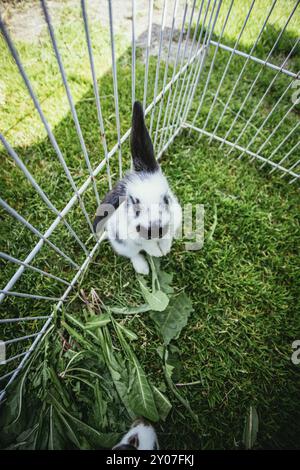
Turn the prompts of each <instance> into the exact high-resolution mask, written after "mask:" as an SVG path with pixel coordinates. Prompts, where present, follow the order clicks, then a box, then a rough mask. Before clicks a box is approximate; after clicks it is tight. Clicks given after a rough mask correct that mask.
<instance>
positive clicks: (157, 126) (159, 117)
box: [154, 0, 178, 149]
mask: <svg viewBox="0 0 300 470" xmlns="http://www.w3.org/2000/svg"><path fill="white" fill-rule="evenodd" d="M177 5H178V0H174V6H173V16H172V26H171V32H170V37H169V45H168V52H167V59H166V62H165V71H164V78H163V86H162V93H163V94H162V98H161V100H160V103H159V111H158V118H157V121H156V129H155V135H154V149H156V141H157V136H158V131H159V124H160V119H161V113H162V107H163V103H164V98H165V87H166V83H167V78H168V70H169V62H170V57H171V49H172V41H173V35H174V27H175V20H176V12H177Z"/></svg>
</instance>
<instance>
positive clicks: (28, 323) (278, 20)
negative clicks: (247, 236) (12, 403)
mask: <svg viewBox="0 0 300 470" xmlns="http://www.w3.org/2000/svg"><path fill="white" fill-rule="evenodd" d="M282 3H283V0H282V1H279V0H278V1H277V0H274V1H270V4H269V7H268V8H266V7H262V6H261V5H260V2H256V1H255V0H252V1H251V2H250V1H249V2H245V10H244V13H243V18H242V19H241V20H240V21H239V22H237V21H236V17H235V14H236V11H235V6H236V4H235V1H234V0H230V1H228V0H227V1H221V0H205V1H204V0H203V1H196V0H192V1H188V0H186V1H182V0H172V1H170V0H169V1H167V0H163V1H161V2H154V1H153V0H147V1H137V0H132V1H125V2H122V4H123V10H126V14H127V20H128V21H127V23H128V24H130V31H129V32H128V31H127V32H126V34H127V43H126V48H124V47H123V49H122V47H121V46H120V43H119V35H120V31H119V25H120V23H121V22H122V19H124V18H120V12H119V9H120V2H117V1H113V0H105V1H104V0H103V1H99V2H93V1H85V0H81V2H78V5H77V6H78V11H77V14H78V18H79V21H80V30H79V32H78V36H79V37H80V40H81V41H82V54H83V55H85V57H86V60H87V63H88V65H89V67H88V70H87V71H85V72H86V73H88V74H89V80H90V81H89V84H90V85H91V90H90V91H89V93H87V95H86V98H85V99H84V100H81V101H82V102H84V101H85V102H86V104H85V105H83V107H81V105H80V106H79V104H78V97H77V91H76V79H74V74H75V68H76V67H77V70H78V66H79V64H80V61H79V62H78V61H77V62H74V64H73V66H72V64H71V66H70V63H69V62H68V60H67V55H68V53H70V51H71V49H72V44H68V43H66V41H65V40H64V39H63V38H62V36H61V34H60V32H61V29H63V28H66V27H67V26H68V25H64V24H63V22H61V23H59V22H58V21H57V17H58V16H59V11H58V10H57V8H55V7H54V6H53V4H52V2H49V3H48V2H46V1H45V0H42V1H41V2H40V12H41V14H42V16H41V21H42V22H43V25H45V31H44V35H45V38H47V39H44V40H45V41H46V40H47V41H48V43H49V49H50V50H51V54H52V55H51V59H49V60H48V58H46V59H45V63H46V65H45V67H44V70H43V74H44V75H43V77H44V78H43V83H47V81H48V80H49V82H51V76H54V77H56V79H57V77H59V80H60V82H61V83H60V86H61V88H60V89H59V90H57V93H60V103H59V105H60V104H61V103H63V100H65V101H66V103H65V106H68V107H69V113H68V116H67V117H65V118H64V119H67V126H65V127H66V128H68V129H70V134H71V139H72V140H73V141H74V142H76V144H74V150H70V151H69V149H68V148H66V146H65V145H64V139H63V138H62V136H61V135H60V134H59V132H58V131H57V127H56V126H55V125H53V122H52V117H51V118H50V119H49V118H48V114H49V113H48V108H47V105H45V104H44V103H43V102H41V100H40V98H39V92H40V84H38V85H39V86H37V85H36V83H35V82H36V80H35V77H34V76H33V77H32V76H31V75H32V74H31V70H30V63H25V64H24V63H23V61H22V51H19V50H18V41H17V40H16V41H14V40H13V39H12V36H13V34H11V31H10V28H9V25H7V24H6V22H5V21H4V19H3V18H2V19H1V20H0V27H1V32H2V40H3V41H2V43H1V47H5V48H6V49H7V51H8V52H9V57H10V60H11V61H12V62H13V63H14V66H15V67H16V70H17V71H18V74H19V77H20V80H21V81H22V86H23V88H24V93H25V92H26V96H27V99H30V100H31V101H32V104H33V107H34V110H35V111H34V112H35V116H37V120H39V121H40V124H41V127H42V128H43V132H44V139H43V144H42V146H41V145H39V144H37V145H33V146H32V149H31V151H29V150H28V149H27V147H26V145H25V146H22V145H19V146H18V145H17V144H16V141H15V140H14V139H12V136H13V128H12V129H10V128H9V127H8V126H6V123H3V129H2V131H3V134H2V133H1V134H0V139H1V143H2V145H3V151H2V152H1V154H2V157H3V162H4V163H3V165H4V166H3V174H2V177H3V184H1V187H2V188H3V189H5V190H6V191H4V190H3V195H4V194H5V195H6V197H5V200H4V198H2V197H1V198H0V205H1V208H2V212H1V217H2V221H3V223H2V226H3V230H2V234H3V237H2V236H1V238H2V239H3V244H2V245H3V249H2V250H3V251H2V250H1V252H0V257H1V263H2V267H1V273H2V274H1V283H2V286H3V287H2V289H1V290H0V302H1V319H0V325H1V336H0V338H1V339H2V344H3V345H4V346H5V348H6V352H7V357H6V360H5V361H4V362H3V364H2V365H1V374H0V375H1V377H0V385H1V387H0V389H1V397H2V398H3V396H4V394H5V391H6V389H7V387H8V386H9V385H10V384H11V382H12V381H13V380H14V379H15V377H16V376H17V374H18V373H19V371H20V370H21V369H22V368H23V366H24V364H25V362H26V361H27V359H28V357H29V355H30V353H31V352H32V351H33V350H34V348H35V347H36V345H37V344H38V342H39V340H40V338H41V337H42V336H43V334H44V333H45V331H46V330H47V328H48V326H49V324H50V323H51V321H52V319H53V312H54V310H55V309H60V308H61V307H62V306H63V304H64V303H66V302H67V301H68V298H69V294H70V293H71V292H72V289H73V288H74V287H75V286H77V285H78V283H80V282H81V280H82V275H83V274H84V272H85V271H86V270H87V269H88V267H89V264H90V263H91V261H92V259H93V256H94V254H95V253H96V252H97V250H98V247H99V244H100V243H101V239H97V238H96V237H95V235H94V234H93V231H92V219H93V214H94V212H95V209H96V206H97V205H99V203H100V200H101V196H102V195H103V194H104V193H105V192H106V191H107V189H108V188H111V187H112V185H113V183H114V182H115V181H116V180H117V179H118V177H120V176H122V174H123V172H124V171H125V170H126V169H127V168H129V166H130V157H129V151H128V137H129V136H130V128H129V126H128V125H127V124H128V122H129V121H128V118H127V116H130V113H131V106H132V104H133V103H134V101H135V100H136V99H139V100H141V101H142V102H143V105H144V109H145V113H146V115H147V116H148V121H149V128H150V132H151V136H152V139H153V142H154V147H155V151H156V155H157V157H158V158H160V157H161V155H162V154H163V153H164V152H165V151H166V149H167V148H168V147H169V146H170V144H171V143H172V142H173V140H174V139H175V138H176V137H177V136H178V135H179V134H180V132H181V131H184V130H185V131H184V132H185V133H187V132H189V133H191V132H192V133H193V134H195V135H196V136H197V138H199V139H200V138H209V139H210V141H211V142H212V141H215V142H216V143H219V147H220V155H225V156H229V155H232V156H233V157H234V158H238V159H241V158H248V160H250V161H252V160H253V161H255V162H258V164H259V165H260V166H261V167H265V170H268V171H269V172H270V173H273V172H278V173H279V174H280V176H281V177H282V178H286V180H287V183H289V184H293V183H296V181H297V180H299V175H300V173H299V164H300V160H299V151H298V147H299V138H298V135H299V133H298V127H299V119H298V118H297V104H298V103H299V99H298V95H297V93H296V91H297V89H296V86H297V84H299V80H298V79H299V71H298V70H292V68H291V67H290V62H291V61H290V59H291V58H293V57H295V56H296V55H297V54H298V53H299V38H298V37H296V36H295V35H292V34H291V33H290V32H289V31H290V29H289V27H290V25H291V24H293V25H294V26H295V25H296V29H297V20H298V21H299V9H298V6H299V1H296V2H288V3H286V5H285V8H284V11H285V17H284V18H283V17H282V15H279V13H278V12H281V11H282ZM95 4H97V5H95ZM246 5H247V7H246ZM279 7H280V8H281V9H280V10H278V8H279ZM95 8H98V10H97V11H98V15H97V14H95ZM74 14H75V13H74ZM99 17H105V19H106V21H107V23H106V24H105V25H104V26H103V25H102V27H101V28H100V29H99V28H98V30H97V31H96V29H97V23H98V22H99ZM95 28H96V29H95ZM298 30H299V23H298ZM116 31H117V32H116ZM246 31H247V32H249V31H250V32H251V34H248V35H247V38H248V39H247V40H245V39H244V38H245V32H246ZM97 34H98V36H97ZM249 37H250V40H249ZM269 38H271V39H269ZM102 47H106V48H107V50H108V52H109V57H110V63H109V64H108V66H107V72H106V81H105V83H102V81H101V79H99V67H100V66H99V56H101V48H102ZM120 51H121V52H120ZM48 62H49V64H48ZM65 63H67V67H66V66H65ZM105 65H107V64H105ZM102 67H104V65H103V64H102ZM250 70H251V74H250V73H249V71H250ZM75 75H76V74H75ZM2 79H3V80H4V81H5V79H6V77H5V74H4V76H3V77H2ZM7 79H8V77H7ZM74 82H75V83H74ZM274 89H275V90H276V96H277V99H276V100H274V98H273V96H274V94H271V93H270V91H271V90H272V91H274ZM237 97H238V98H239V99H238V100H237V99H236V98H237ZM24 99H25V98H24ZM16 111H17V110H14V112H16ZM19 112H20V110H19ZM83 113H88V115H89V116H90V119H91V123H92V124H91V126H93V129H94V133H93V134H92V136H90V134H89V133H88V130H87V129H86V127H83V125H82V117H83ZM89 113H90V114H89ZM95 123H96V125H95ZM287 123H288V126H289V132H288V133H287V134H286V135H285V136H284V138H281V139H280V140H278V134H279V132H278V131H280V129H281V126H283V124H285V125H286V124H287ZM30 125H31V123H30V121H29V122H27V123H26V126H27V127H26V126H25V130H24V132H25V133H26V132H28V133H30V132H31V130H30ZM124 126H127V128H125V129H124ZM5 128H6V130H5ZM11 139H12V140H13V142H12V143H11V142H10V140H11ZM66 139H67V137H66ZM93 139H94V140H95V142H93ZM69 143H70V141H68V145H69ZM74 154H76V160H75V161H74V160H73V156H74ZM220 158H222V157H221V156H220ZM187 164H188V163H187ZM41 165H44V166H45V173H44V176H43V178H40V176H39V173H37V171H36V170H37V169H39V167H40V166H41ZM11 172H13V173H14V174H18V178H20V185H19V187H18V188H15V187H14V188H11V186H10V184H9V181H10V173H11ZM47 180H54V182H53V184H52V185H47V184H46V182H47ZM46 187H47V189H43V188H46ZM1 192H2V191H1ZM57 193H59V198H57ZM7 195H8V196H9V197H7ZM54 196H55V197H54ZM53 200H55V203H54V202H53ZM57 201H58V202H59V204H58V203H57ZM16 237H17V238H18V240H20V239H22V243H21V244H20V243H15V241H16ZM16 323H17V324H18V329H16V327H15V326H16ZM16 331H18V335H17V336H16Z"/></svg>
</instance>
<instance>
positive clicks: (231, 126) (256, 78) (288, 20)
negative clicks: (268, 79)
mask: <svg viewBox="0 0 300 470" xmlns="http://www.w3.org/2000/svg"><path fill="white" fill-rule="evenodd" d="M298 4H299V1H297V4H296V5H295V6H294V8H293V10H292V11H291V13H290V14H289V17H288V19H287V21H286V23H285V25H284V26H283V28H282V29H281V31H280V33H279V34H278V36H277V38H276V41H275V42H274V44H273V46H272V48H271V49H270V51H269V53H268V55H267V57H266V59H265V61H264V63H265V64H267V62H268V61H269V59H270V57H271V55H272V54H273V52H274V50H275V49H276V47H277V44H278V43H279V41H280V39H281V37H282V35H283V33H284V32H285V30H286V28H287V26H288V24H289V22H290V21H291V19H292V17H293V15H294V13H295V11H296V8H297V6H298ZM284 63H285V61H284V62H283V64H284ZM281 68H283V66H282V67H281ZM263 71H264V67H261V68H260V70H259V72H258V73H257V75H256V77H255V79H254V80H253V82H252V84H251V86H250V87H249V90H248V93H247V95H246V96H245V98H244V100H243V102H242V104H241V106H240V108H239V110H238V112H237V114H236V116H235V118H234V120H233V121H232V123H231V125H230V128H229V129H228V131H227V132H226V135H225V139H227V137H228V136H229V134H230V133H231V131H232V129H233V127H234V125H235V123H236V121H237V120H238V118H239V116H240V114H241V112H242V110H243V109H244V107H245V104H246V103H247V101H248V98H249V96H250V95H251V93H252V90H253V89H254V87H255V85H256V83H257V81H258V79H259V77H260V76H261V74H262V72H263ZM233 149H234V147H232V149H231V151H232V150H233ZM231 151H230V152H229V153H231Z"/></svg>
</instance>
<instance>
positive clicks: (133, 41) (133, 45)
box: [131, 0, 136, 107]
mask: <svg viewBox="0 0 300 470" xmlns="http://www.w3.org/2000/svg"><path fill="white" fill-rule="evenodd" d="M135 15H136V6H135V0H132V22H131V26H132V36H131V104H132V107H133V105H134V102H135V57H136V33H135Z"/></svg>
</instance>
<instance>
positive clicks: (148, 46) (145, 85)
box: [143, 0, 153, 110]
mask: <svg viewBox="0 0 300 470" xmlns="http://www.w3.org/2000/svg"><path fill="white" fill-rule="evenodd" d="M152 15H153V0H149V8H148V37H147V48H146V64H145V78H144V97H143V108H144V110H145V109H146V106H147V91H148V74H149V56H150V47H151V33H152Z"/></svg>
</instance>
